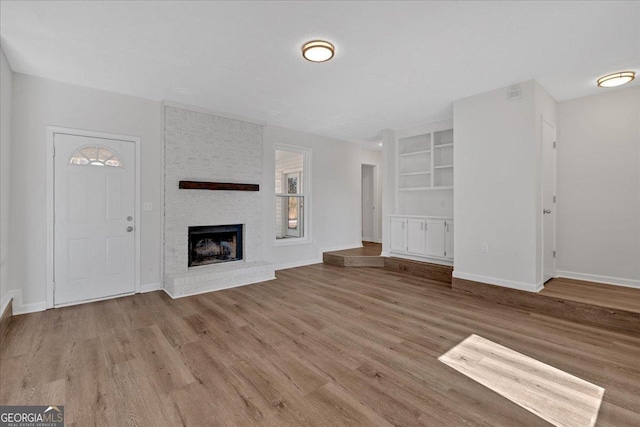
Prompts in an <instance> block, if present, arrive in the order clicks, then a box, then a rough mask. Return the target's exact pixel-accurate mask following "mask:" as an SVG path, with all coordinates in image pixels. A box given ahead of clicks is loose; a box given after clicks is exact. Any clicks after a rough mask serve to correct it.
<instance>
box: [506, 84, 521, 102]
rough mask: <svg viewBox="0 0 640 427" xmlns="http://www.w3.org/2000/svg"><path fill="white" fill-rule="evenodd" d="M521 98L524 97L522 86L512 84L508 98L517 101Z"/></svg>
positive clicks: (508, 91)
mask: <svg viewBox="0 0 640 427" xmlns="http://www.w3.org/2000/svg"><path fill="white" fill-rule="evenodd" d="M520 98H522V88H521V87H520V85H515V86H510V87H509V88H508V89H507V99H508V100H509V101H515V100H516V99H520Z"/></svg>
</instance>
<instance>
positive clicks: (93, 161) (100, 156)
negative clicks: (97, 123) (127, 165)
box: [69, 146, 124, 168]
mask: <svg viewBox="0 0 640 427" xmlns="http://www.w3.org/2000/svg"><path fill="white" fill-rule="evenodd" d="M69 163H70V164H72V165H79V166H109V167H112V168H121V167H124V163H123V162H122V159H121V158H120V156H118V154H117V153H114V152H113V151H111V150H110V149H108V148H106V147H101V146H93V147H84V148H81V149H79V150H77V151H76V152H75V153H73V155H72V156H71V158H70V159H69Z"/></svg>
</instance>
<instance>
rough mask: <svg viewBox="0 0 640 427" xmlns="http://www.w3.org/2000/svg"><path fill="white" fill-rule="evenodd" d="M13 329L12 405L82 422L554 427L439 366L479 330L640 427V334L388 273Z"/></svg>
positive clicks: (27, 319)
mask: <svg viewBox="0 0 640 427" xmlns="http://www.w3.org/2000/svg"><path fill="white" fill-rule="evenodd" d="M4 334H5V335H4V336H3V337H2V338H1V339H0V342H1V343H2V347H1V348H0V404H3V405H4V404H15V405H18V404H26V403H31V404H49V403H57V404H60V403H62V404H64V405H65V406H66V407H65V412H66V414H67V419H68V424H69V425H71V426H85V425H98V426H102V425H104V426H111V425H138V426H147V425H149V426H152V425H169V426H172V425H183V426H184V425H186V426H211V425H220V426H238V425H240V426H244V425H246V426H255V425H259V426H289V425H291V426H299V425H309V426H338V425H367V426H369V425H402V426H409V425H426V426H442V425H467V426H505V427H506V426H509V427H511V426H514V425H527V426H544V425H548V423H547V422H546V421H545V420H544V419H542V418H541V417H538V416H537V415H535V414H534V413H532V412H529V411H527V410H526V409H524V408H522V407H520V406H518V405H516V404H515V403H513V402H511V401H510V400H508V399H506V398H505V397H503V396H501V395H500V394H498V393H495V392H493V391H491V390H489V389H488V388H486V387H485V386H483V385H482V384H480V383H478V382H476V381H474V380H473V379H471V378H468V377H466V376H464V375H461V374H460V373H458V372H456V371H455V370H453V369H451V368H449V367H448V366H446V365H444V364H443V363H441V362H439V361H438V357H440V356H441V355H443V354H445V353H446V352H447V351H449V350H450V349H451V348H453V347H455V346H456V345H457V344H458V343H460V342H461V341H462V340H464V339H465V338H466V337H468V336H470V335H472V334H476V335H480V336H482V337H484V338H486V339H488V340H491V341H493V342H496V343H498V344H500V345H503V346H505V347H508V348H511V349H513V350H515V351H517V352H519V353H522V354H523V355H526V356H528V357H530V358H532V359H535V360H538V361H540V362H542V363H545V364H548V365H551V366H554V367H556V368H558V369H560V370H562V371H565V372H569V373H571V374H572V375H575V376H578V377H580V378H583V379H584V380H586V381H589V382H592V383H594V384H597V385H599V386H601V387H603V388H604V389H605V392H604V397H603V402H602V406H601V409H600V414H599V418H598V421H597V423H596V425H603V426H616V427H619V426H637V425H640V422H639V420H640V418H639V417H640V400H639V399H638V395H640V367H639V365H638V360H640V336H639V335H638V334H636V333H633V332H631V331H628V330H627V331H625V330H621V329H609V328H608V327H607V326H600V325H595V324H588V323H575V322H573V321H570V320H567V319H559V318H556V317H553V316H550V315H548V314H545V313H541V312H538V311H536V310H535V307H533V306H532V307H522V306H520V307H511V306H508V305H505V304H498V303H495V302H492V301H490V300H485V299H480V298H477V297H473V296H469V295H466V294H464V293H461V292H459V291H455V290H452V289H450V288H448V287H447V286H443V284H442V283H440V282H434V281H432V280H429V279H425V278H421V277H416V276H412V275H409V274H405V273H403V272H400V271H393V270H385V269H380V268H367V267H362V268H358V269H349V268H343V267H336V266H331V265H326V264H316V265H311V266H306V267H301V268H294V269H289V270H283V271H279V272H278V273H277V279H276V280H274V281H270V282H266V283H260V284H254V285H250V286H245V287H241V288H234V289H228V290H224V291H219V292H214V293H209V294H202V295H197V296H193V297H185V298H180V299H176V300H172V299H171V298H169V297H168V296H167V295H166V294H164V293H163V292H152V293H147V294H140V295H134V296H130V297H124V298H117V299H114V300H110V301H102V302H99V303H92V304H85V305H82V306H74V307H66V308H62V309H55V310H48V311H46V312H41V313H33V314H28V315H19V316H13V317H11V318H10V320H9V322H8V324H7V326H6V328H5V331H4ZM501 363H502V365H504V366H507V367H509V366H510V367H509V369H515V366H513V365H510V364H509V363H507V362H506V361H502V362H501ZM494 368H495V367H494ZM495 369H497V368H495ZM543 382H544V381H543Z"/></svg>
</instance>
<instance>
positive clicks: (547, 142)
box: [542, 121, 556, 282]
mask: <svg viewBox="0 0 640 427" xmlns="http://www.w3.org/2000/svg"><path fill="white" fill-rule="evenodd" d="M555 145H556V131H555V128H554V127H552V126H551V125H549V124H548V123H546V122H545V121H543V122H542V251H543V254H542V263H543V266H542V275H543V281H545V282H546V281H547V280H549V279H551V278H553V277H555V275H556V259H555V250H556V247H555V246H556V244H555V223H556V204H555V189H556V150H555Z"/></svg>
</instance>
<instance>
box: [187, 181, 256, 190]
mask: <svg viewBox="0 0 640 427" xmlns="http://www.w3.org/2000/svg"><path fill="white" fill-rule="evenodd" d="M179 188H181V189H183V190H228V191H260V185H258V184H236V183H231V182H207V181H180V183H179Z"/></svg>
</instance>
